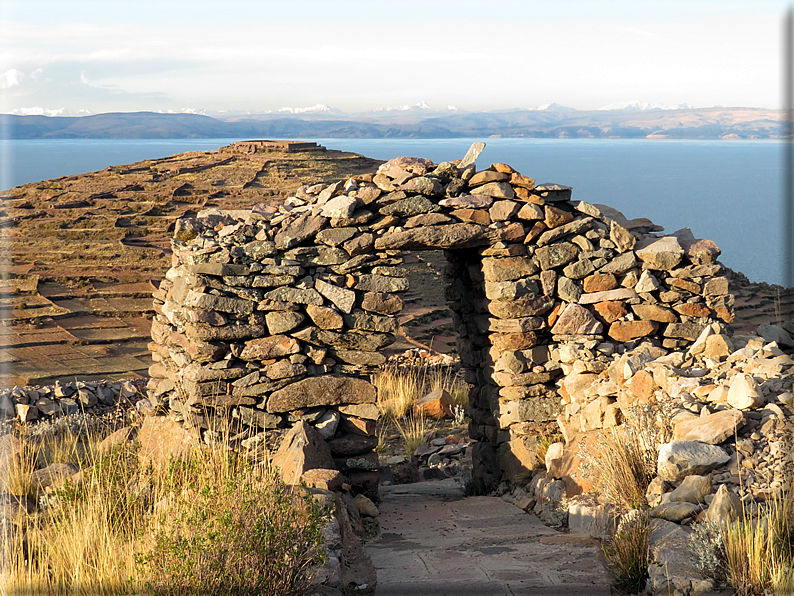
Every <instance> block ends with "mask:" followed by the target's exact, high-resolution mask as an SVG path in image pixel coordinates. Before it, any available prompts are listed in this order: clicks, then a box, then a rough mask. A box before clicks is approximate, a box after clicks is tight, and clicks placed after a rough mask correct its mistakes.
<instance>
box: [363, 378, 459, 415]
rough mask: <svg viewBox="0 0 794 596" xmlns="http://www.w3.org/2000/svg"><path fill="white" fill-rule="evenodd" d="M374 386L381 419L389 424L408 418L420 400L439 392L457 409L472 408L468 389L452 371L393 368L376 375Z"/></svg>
mask: <svg viewBox="0 0 794 596" xmlns="http://www.w3.org/2000/svg"><path fill="white" fill-rule="evenodd" d="M373 384H374V385H375V387H377V389H378V407H379V408H380V411H381V415H382V416H383V417H384V418H386V419H387V420H397V419H400V418H405V417H406V416H407V415H408V414H409V413H410V412H411V411H412V410H413V407H414V404H415V403H416V402H417V401H418V400H419V399H421V398H422V397H424V396H425V395H427V394H428V393H430V392H431V391H435V390H436V389H444V390H446V391H448V392H449V393H450V394H451V395H452V398H453V400H454V401H455V404H456V405H460V406H463V407H464V408H466V407H468V405H469V404H468V399H469V398H468V387H467V385H466V384H465V383H463V382H462V381H460V380H459V379H458V378H457V377H456V376H455V372H454V370H453V369H452V368H451V367H448V368H446V369H445V370H438V369H435V370H433V369H429V368H428V367H426V366H422V367H420V366H406V367H397V366H390V367H387V368H385V369H384V370H383V372H381V373H379V374H377V375H375V377H374V379H373Z"/></svg>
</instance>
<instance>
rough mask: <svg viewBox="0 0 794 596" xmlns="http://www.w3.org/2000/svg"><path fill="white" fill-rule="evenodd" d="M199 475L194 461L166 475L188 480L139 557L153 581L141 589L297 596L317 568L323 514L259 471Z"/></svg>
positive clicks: (174, 594) (173, 595)
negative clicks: (150, 544)
mask: <svg viewBox="0 0 794 596" xmlns="http://www.w3.org/2000/svg"><path fill="white" fill-rule="evenodd" d="M202 464H203V462H202ZM223 467H224V465H223V464H221V465H220V466H217V465H216V466H215V468H214V469H219V468H220V469H223ZM232 467H233V468H234V467H235V466H234V465H233V466H232ZM202 469H205V468H204V466H203V465H199V463H198V462H196V461H193V462H187V463H179V462H175V463H174V465H173V466H172V469H171V476H172V477H179V478H184V479H186V480H188V482H187V483H186V484H183V485H182V486H181V494H180V495H177V497H176V498H175V499H173V500H172V502H171V505H170V506H169V507H166V508H165V510H164V511H163V512H162V513H161V514H160V516H159V519H158V528H157V530H156V532H155V534H154V541H153V546H152V548H151V550H150V552H149V553H148V554H147V555H145V556H144V557H142V558H141V559H140V561H141V563H142V564H144V565H145V566H146V567H147V569H148V573H149V574H150V576H151V577H152V578H153V579H152V581H151V582H150V583H149V585H148V588H149V590H151V592H153V593H155V594H162V595H167V596H183V595H185V596H186V595H188V594H198V593H201V594H207V595H219V596H220V595H224V596H227V595H229V594H233V595H234V594H239V595H254V594H284V595H289V594H297V593H299V592H300V590H302V589H303V588H305V587H306V586H307V585H308V583H309V580H310V579H311V577H310V574H309V571H310V568H311V567H312V566H313V565H317V564H322V563H323V562H324V550H323V548H322V542H323V539H322V534H321V529H322V527H323V525H324V523H325V520H326V518H327V511H325V509H324V508H323V507H322V506H320V505H319V504H317V503H315V502H314V501H313V500H312V498H311V497H310V496H309V495H306V494H303V493H302V492H301V491H300V489H293V488H291V487H288V486H286V485H284V484H283V483H281V482H280V481H278V480H277V479H276V477H275V476H273V475H271V474H269V473H266V472H264V471H263V470H257V469H254V468H252V467H242V468H238V469H237V470H236V473H235V474H232V475H228V474H217V475H214V474H206V473H201V470H202ZM196 471H199V473H198V474H197V475H196V474H195V472H196ZM180 484H181V483H180ZM175 488H176V487H175Z"/></svg>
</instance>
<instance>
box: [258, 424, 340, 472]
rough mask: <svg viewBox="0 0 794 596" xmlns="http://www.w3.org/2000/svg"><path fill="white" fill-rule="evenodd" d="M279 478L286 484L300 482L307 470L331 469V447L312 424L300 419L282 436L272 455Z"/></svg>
mask: <svg viewBox="0 0 794 596" xmlns="http://www.w3.org/2000/svg"><path fill="white" fill-rule="evenodd" d="M273 465H274V466H276V468H278V470H279V473H280V474H281V478H282V479H283V480H284V482H285V483H287V484H300V481H301V477H302V476H303V474H304V473H305V472H307V471H308V470H314V469H327V470H333V469H335V468H336V466H335V465H334V458H333V457H332V456H331V448H330V447H328V444H327V443H326V442H325V440H324V439H323V437H322V435H321V434H320V433H319V431H318V430H317V429H315V428H314V427H313V426H312V425H310V424H308V423H306V422H303V421H300V422H298V423H297V424H296V425H295V426H293V427H292V429H290V431H289V432H288V433H287V434H286V435H285V436H284V439H283V441H282V442H281V446H280V447H279V448H278V451H276V455H275V456H274V457H273Z"/></svg>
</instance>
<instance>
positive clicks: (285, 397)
mask: <svg viewBox="0 0 794 596" xmlns="http://www.w3.org/2000/svg"><path fill="white" fill-rule="evenodd" d="M376 398H377V391H376V389H375V387H374V385H372V384H370V383H368V382H367V381H364V380H362V379H356V378H353V377H332V376H324V377H309V378H306V379H303V380H302V381H298V382H297V383H293V384H291V385H288V386H287V387H284V388H283V389H280V390H278V391H276V392H275V393H273V394H272V395H271V396H270V398H269V399H268V400H267V408H266V409H267V411H268V412H271V413H273V412H289V411H291V410H297V409H300V408H310V407H313V406H335V405H338V404H367V403H372V404H374V403H375V401H376Z"/></svg>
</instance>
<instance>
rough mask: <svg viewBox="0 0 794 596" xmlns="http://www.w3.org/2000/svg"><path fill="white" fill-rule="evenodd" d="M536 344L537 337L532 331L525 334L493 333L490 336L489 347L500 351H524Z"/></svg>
mask: <svg viewBox="0 0 794 596" xmlns="http://www.w3.org/2000/svg"><path fill="white" fill-rule="evenodd" d="M537 343H538V336H537V334H536V333H535V332H534V331H527V332H526V333H494V334H493V335H491V345H493V347H494V348H496V349H497V350H501V351H506V350H526V349H527V348H531V347H533V346H535V345H537Z"/></svg>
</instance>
